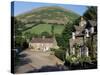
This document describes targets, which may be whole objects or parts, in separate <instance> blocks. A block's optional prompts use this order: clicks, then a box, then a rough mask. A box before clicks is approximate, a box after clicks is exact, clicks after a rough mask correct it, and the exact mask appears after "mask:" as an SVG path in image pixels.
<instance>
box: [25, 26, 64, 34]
mask: <svg viewBox="0 0 100 75" xmlns="http://www.w3.org/2000/svg"><path fill="white" fill-rule="evenodd" d="M53 25H54V24H53ZM51 29H52V25H51V24H39V25H37V26H35V27H32V28H30V29H28V30H26V31H23V34H24V33H25V32H30V33H35V34H41V33H42V32H48V33H49V34H51ZM63 30H64V25H54V33H55V34H61V33H62V31H63Z"/></svg>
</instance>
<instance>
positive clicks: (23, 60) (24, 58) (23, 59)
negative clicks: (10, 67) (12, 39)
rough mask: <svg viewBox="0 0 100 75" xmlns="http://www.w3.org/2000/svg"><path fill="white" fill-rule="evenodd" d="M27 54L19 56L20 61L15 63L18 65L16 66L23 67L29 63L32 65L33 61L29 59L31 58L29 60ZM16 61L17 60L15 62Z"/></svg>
mask: <svg viewBox="0 0 100 75" xmlns="http://www.w3.org/2000/svg"><path fill="white" fill-rule="evenodd" d="M27 56H28V55H27V54H25V53H24V54H19V55H18V56H17V58H18V59H17V60H18V62H15V63H16V66H23V65H25V64H28V63H31V62H32V61H31V60H30V59H29V58H27ZM15 61H16V60H15Z"/></svg>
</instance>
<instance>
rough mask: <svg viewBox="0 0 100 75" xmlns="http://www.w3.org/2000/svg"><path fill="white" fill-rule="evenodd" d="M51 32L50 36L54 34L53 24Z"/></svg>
mask: <svg viewBox="0 0 100 75" xmlns="http://www.w3.org/2000/svg"><path fill="white" fill-rule="evenodd" d="M51 33H52V36H54V25H52V26H51Z"/></svg>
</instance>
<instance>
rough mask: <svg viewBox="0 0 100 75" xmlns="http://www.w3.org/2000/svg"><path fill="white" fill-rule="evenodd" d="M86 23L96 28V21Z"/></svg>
mask: <svg viewBox="0 0 100 75" xmlns="http://www.w3.org/2000/svg"><path fill="white" fill-rule="evenodd" d="M88 22H89V23H90V25H91V26H96V25H97V22H96V21H93V20H88Z"/></svg>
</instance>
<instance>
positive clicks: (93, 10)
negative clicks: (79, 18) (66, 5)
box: [83, 6, 97, 20]
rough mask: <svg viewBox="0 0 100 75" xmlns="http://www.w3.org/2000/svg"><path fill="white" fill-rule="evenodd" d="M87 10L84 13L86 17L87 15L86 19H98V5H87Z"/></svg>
mask: <svg viewBox="0 0 100 75" xmlns="http://www.w3.org/2000/svg"><path fill="white" fill-rule="evenodd" d="M87 8H88V9H87V11H86V12H85V13H84V15H83V16H84V17H86V19H90V20H97V7H96V6H91V7H87Z"/></svg>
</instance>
